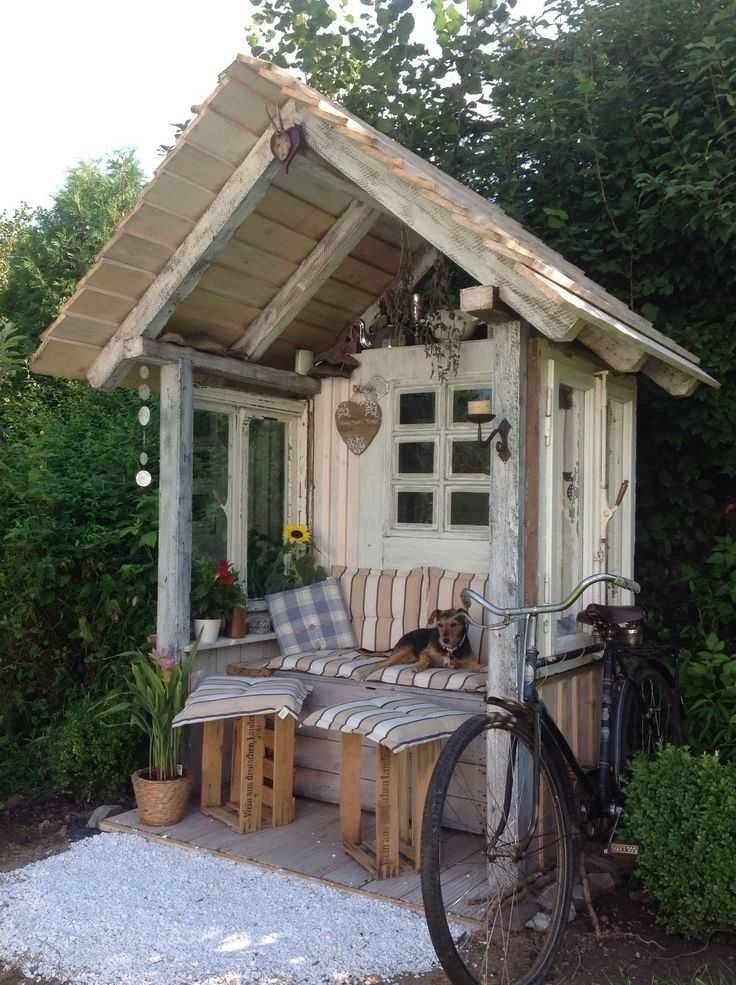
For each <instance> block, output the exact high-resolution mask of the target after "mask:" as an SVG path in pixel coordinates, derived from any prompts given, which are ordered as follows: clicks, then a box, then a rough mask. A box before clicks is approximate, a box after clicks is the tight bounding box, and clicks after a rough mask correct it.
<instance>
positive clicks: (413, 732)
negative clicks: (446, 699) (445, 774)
mask: <svg viewBox="0 0 736 985" xmlns="http://www.w3.org/2000/svg"><path fill="white" fill-rule="evenodd" d="M468 717H469V716H468V714H467V713H466V712H455V711H452V710H446V709H444V708H440V707H438V706H437V705H433V704H430V703H429V702H427V703H426V704H424V703H421V702H418V701H417V699H416V698H409V697H398V698H397V697H395V696H393V695H390V696H386V697H376V698H373V699H370V700H366V701H353V702H350V703H348V704H344V705H334V706H333V707H331V708H322V709H320V710H318V711H315V712H312V714H311V715H309V716H307V718H306V719H305V721H304V724H305V725H309V726H312V727H314V728H323V729H327V730H336V731H340V732H341V733H342V739H341V743H342V759H341V765H340V832H341V836H342V843H343V848H344V849H345V851H346V852H347V854H348V855H350V856H351V858H354V859H355V861H356V862H358V863H359V864H360V865H362V866H363V867H364V868H365V869H367V870H368V871H369V872H370V873H371V874H372V875H373V876H374V878H376V879H390V878H392V877H393V876H397V875H399V874H400V873H401V872H402V871H407V870H414V869H416V870H418V869H419V867H420V864H421V843H422V818H423V814H424V801H425V799H426V796H427V790H428V788H429V782H430V779H431V777H432V771H433V770H434V766H435V763H436V762H437V757H438V756H439V754H440V750H441V740H442V739H443V738H445V737H447V736H448V735H451V734H452V733H453V732H454V731H455V729H457V728H458V727H459V726H460V725H461V724H462V723H463V722H464V721H465V720H466V719H467V718H468ZM363 739H368V740H370V741H371V742H373V743H375V745H376V799H375V805H376V839H375V843H374V844H368V843H367V842H366V840H365V839H364V838H363V825H362V811H361V796H360V781H361V768H360V758H361V748H362V743H363Z"/></svg>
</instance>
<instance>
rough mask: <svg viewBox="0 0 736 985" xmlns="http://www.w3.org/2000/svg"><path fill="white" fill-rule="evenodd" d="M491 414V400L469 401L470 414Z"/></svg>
mask: <svg viewBox="0 0 736 985" xmlns="http://www.w3.org/2000/svg"><path fill="white" fill-rule="evenodd" d="M490 413H491V401H490V400H469V401H468V414H490Z"/></svg>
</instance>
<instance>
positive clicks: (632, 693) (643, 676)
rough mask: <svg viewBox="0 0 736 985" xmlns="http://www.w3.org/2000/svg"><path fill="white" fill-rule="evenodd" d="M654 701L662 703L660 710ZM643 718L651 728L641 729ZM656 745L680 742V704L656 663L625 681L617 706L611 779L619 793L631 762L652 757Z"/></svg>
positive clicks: (667, 674) (665, 672) (668, 676)
mask: <svg viewBox="0 0 736 985" xmlns="http://www.w3.org/2000/svg"><path fill="white" fill-rule="evenodd" d="M657 692H658V694H659V697H657ZM657 701H661V702H662V706H661V707H659V708H657V707H656V702H657ZM643 718H645V719H646V720H647V722H649V723H651V727H649V728H647V727H645V726H644V725H643ZM640 725H641V726H642V727H641V729H639V726H640ZM658 742H670V743H674V744H675V745H679V744H680V743H681V742H682V720H681V715H680V700H679V696H678V694H677V688H676V687H675V682H674V679H673V677H672V674H671V673H670V672H669V670H667V668H666V667H665V665H664V664H663V663H661V662H660V661H659V660H646V661H643V662H641V663H640V664H639V665H638V666H637V667H636V669H635V670H634V672H633V673H632V674H631V676H630V677H627V678H626V680H625V681H624V683H623V685H622V686H621V691H620V692H619V696H618V700H617V702H616V714H615V718H614V742H613V776H614V780H615V782H616V785H617V786H618V788H619V790H620V789H621V785H622V783H623V781H624V777H625V774H626V769H627V767H628V764H629V762H630V761H631V759H632V758H633V757H634V756H636V755H640V754H644V755H648V756H653V755H654V753H655V752H656V747H657V743H658Z"/></svg>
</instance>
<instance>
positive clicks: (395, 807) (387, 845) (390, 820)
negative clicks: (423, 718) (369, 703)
mask: <svg viewBox="0 0 736 985" xmlns="http://www.w3.org/2000/svg"><path fill="white" fill-rule="evenodd" d="M362 741H363V737H362V736H361V735H357V734H354V733H353V734H343V736H342V761H341V764H340V835H341V837H342V844H343V848H344V849H345V851H346V852H347V853H348V855H350V856H351V858H354V859H355V861H356V862H358V863H360V865H362V866H363V868H365V869H367V870H368V871H369V872H370V873H371V874H372V875H373V876H374V877H375V878H376V879H390V878H392V877H393V876H397V875H399V874H400V873H401V872H405V871H407V869H415V870H417V871H418V870H419V867H420V864H421V844H422V817H423V815H424V801H425V799H426V796H427V788H428V787H429V781H430V779H431V777H432V770H433V769H434V766H435V763H436V762H437V757H438V756H439V754H440V749H441V743H440V742H438V741H433V742H428V743H425V744H423V745H420V746H416V747H415V748H414V749H407V750H406V751H404V752H399V753H394V752H391V750H390V749H387V748H386V746H383V745H377V746H376V840H375V844H374V845H371V844H368V843H367V842H366V841H364V839H363V836H362V828H363V823H362V811H361V802H360V755H361V746H362Z"/></svg>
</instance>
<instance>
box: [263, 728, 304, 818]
mask: <svg viewBox="0 0 736 985" xmlns="http://www.w3.org/2000/svg"><path fill="white" fill-rule="evenodd" d="M295 737H296V722H295V720H294V719H293V718H292V717H291V715H288V716H287V717H286V718H279V717H278V716H274V725H273V777H272V782H273V805H272V808H271V824H272V825H273V827H278V826H279V825H281V824H290V823H291V822H292V821H293V820H294V742H295ZM264 765H265V764H264Z"/></svg>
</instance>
